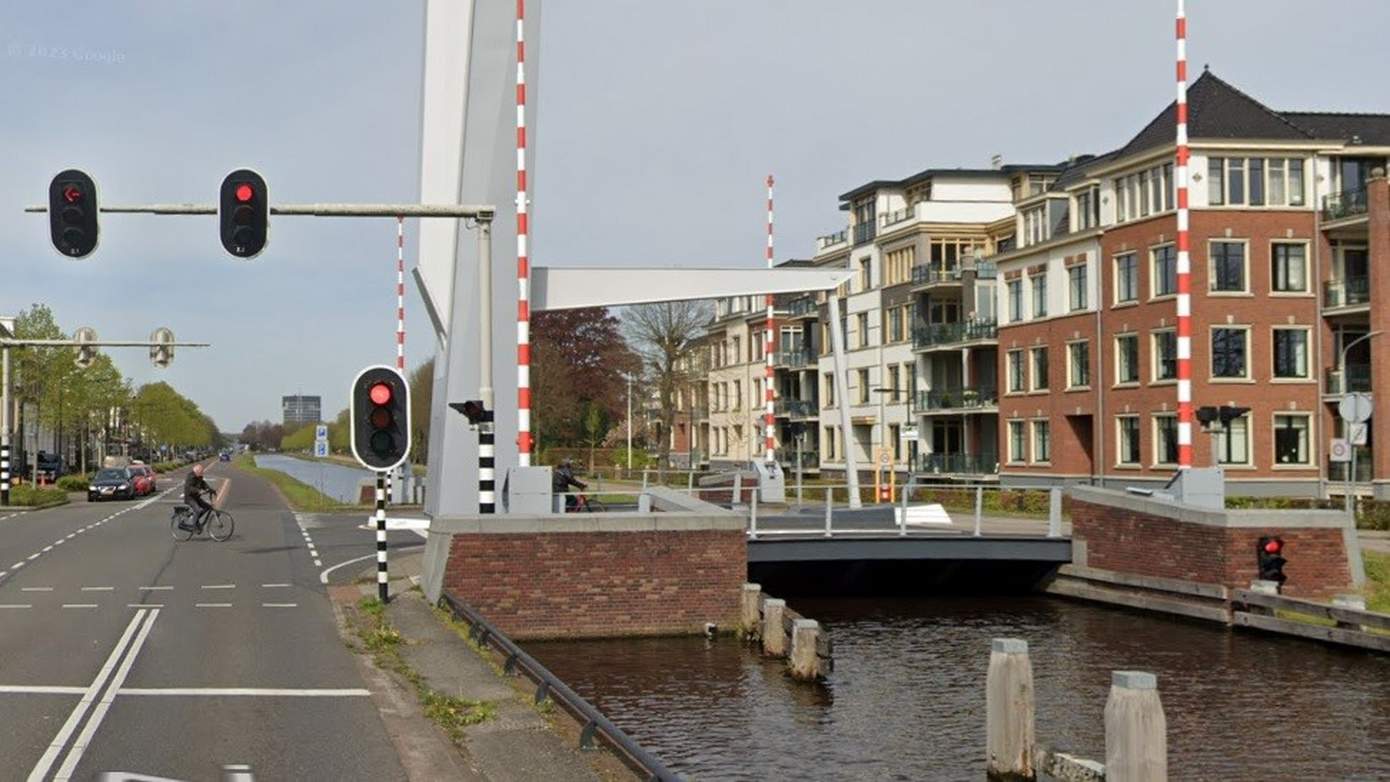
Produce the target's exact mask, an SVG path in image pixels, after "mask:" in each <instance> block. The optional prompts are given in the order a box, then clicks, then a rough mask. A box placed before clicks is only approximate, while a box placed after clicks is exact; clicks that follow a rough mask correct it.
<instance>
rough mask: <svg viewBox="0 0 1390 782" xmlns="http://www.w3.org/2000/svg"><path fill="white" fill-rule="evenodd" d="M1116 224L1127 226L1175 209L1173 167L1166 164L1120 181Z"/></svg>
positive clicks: (1117, 192)
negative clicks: (1129, 223)
mask: <svg viewBox="0 0 1390 782" xmlns="http://www.w3.org/2000/svg"><path fill="white" fill-rule="evenodd" d="M1114 184H1115V221H1116V222H1119V223H1123V222H1126V221H1129V220H1137V219H1139V218H1141V217H1148V216H1149V215H1154V214H1158V213H1159V212H1163V211H1167V210H1169V209H1172V208H1173V200H1174V195H1173V194H1174V192H1175V191H1174V189H1173V164H1172V163H1165V164H1163V165H1161V166H1154V167H1152V168H1147V169H1145V170H1143V171H1140V172H1137V173H1134V174H1130V175H1128V176H1122V177H1117V178H1116V179H1115V180H1114Z"/></svg>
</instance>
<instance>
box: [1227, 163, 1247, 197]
mask: <svg viewBox="0 0 1390 782" xmlns="http://www.w3.org/2000/svg"><path fill="white" fill-rule="evenodd" d="M1226 203H1228V204H1230V205H1231V206H1240V205H1241V204H1244V203H1245V158H1239V157H1233V158H1229V159H1228V160H1227V161H1226Z"/></svg>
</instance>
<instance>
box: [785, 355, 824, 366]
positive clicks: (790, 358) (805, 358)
mask: <svg viewBox="0 0 1390 782" xmlns="http://www.w3.org/2000/svg"><path fill="white" fill-rule="evenodd" d="M786 356H787V367H788V368H790V369H803V368H805V367H813V366H815V365H816V364H817V363H819V359H818V357H817V356H816V354H815V353H812V352H811V351H809V350H798V351H795V352H792V353H787V354H786Z"/></svg>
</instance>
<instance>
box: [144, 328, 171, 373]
mask: <svg viewBox="0 0 1390 782" xmlns="http://www.w3.org/2000/svg"><path fill="white" fill-rule="evenodd" d="M150 341H151V342H154V343H156V344H154V345H151V346H150V363H151V364H154V365H155V366H156V367H159V368H160V369H165V368H167V367H168V366H169V365H170V364H172V363H174V332H173V330H172V329H167V328H164V327H163V326H160V327H159V328H157V329H155V330H154V331H153V332H151V333H150Z"/></svg>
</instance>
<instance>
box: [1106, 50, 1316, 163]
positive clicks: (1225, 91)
mask: <svg viewBox="0 0 1390 782" xmlns="http://www.w3.org/2000/svg"><path fill="white" fill-rule="evenodd" d="M1177 103H1178V102H1177V101H1173V102H1172V103H1170V104H1168V107H1167V108H1165V109H1164V110H1163V111H1162V113H1160V114H1159V115H1158V116H1157V117H1154V119H1153V121H1152V122H1150V123H1149V124H1148V125H1146V126H1144V129H1143V130H1141V131H1139V134H1138V135H1136V136H1135V137H1134V138H1132V139H1130V141H1129V143H1128V144H1126V145H1124V146H1123V147H1121V148H1120V151H1119V157H1128V156H1130V155H1133V154H1136V153H1139V152H1143V151H1144V150H1147V149H1152V148H1154V147H1160V146H1164V145H1167V144H1172V143H1173V128H1174V126H1175V125H1176V124H1177V112H1178V108H1177ZM1187 135H1188V137H1189V138H1194V139H1198V138H1201V139H1214V138H1227V139H1236V138H1242V139H1243V138H1249V139H1289V140H1297V141H1304V140H1307V139H1310V138H1313V137H1314V136H1313V134H1312V133H1311V132H1309V131H1308V130H1307V129H1305V128H1302V127H1300V126H1298V125H1295V124H1294V123H1293V122H1290V121H1289V120H1288V119H1286V118H1285V117H1284V116H1283V115H1281V114H1279V112H1277V111H1274V110H1273V109H1271V108H1269V107H1268V106H1266V105H1264V104H1263V103H1260V102H1259V101H1257V100H1255V99H1254V98H1252V97H1250V96H1249V95H1246V94H1245V93H1243V92H1241V91H1240V90H1238V89H1236V88H1235V87H1232V86H1231V85H1230V84H1227V83H1226V82H1224V81H1222V80H1221V79H1219V78H1217V77H1216V76H1215V75H1214V74H1212V72H1211V71H1206V70H1204V71H1202V75H1201V76H1199V77H1198V78H1197V81H1194V82H1193V83H1192V86H1191V87H1188V88H1187Z"/></svg>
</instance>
